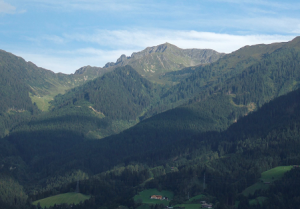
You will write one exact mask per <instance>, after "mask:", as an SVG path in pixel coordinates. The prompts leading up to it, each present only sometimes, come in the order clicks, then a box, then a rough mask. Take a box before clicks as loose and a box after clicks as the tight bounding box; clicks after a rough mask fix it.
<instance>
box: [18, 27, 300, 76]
mask: <svg viewBox="0 0 300 209" xmlns="http://www.w3.org/2000/svg"><path fill="white" fill-rule="evenodd" d="M299 27H300V26H299V25H298V29H299ZM293 38H294V36H291V35H259V34H258V35H232V34H222V33H212V32H199V31H194V30H191V31H182V30H137V29H136V30H110V31H109V30H99V31H97V32H96V33H94V34H64V35H63V36H61V37H59V36H49V35H48V36H44V37H43V38H41V39H40V41H45V40H46V41H48V40H51V41H54V42H56V43H57V44H58V45H60V44H61V43H64V44H63V45H62V46H63V47H61V49H60V50H50V49H49V50H45V48H47V47H43V48H41V49H40V50H35V51H34V52H33V53H32V52H28V51H17V52H16V53H15V54H16V55H18V56H21V57H23V58H24V59H25V60H27V61H32V62H33V63H35V64H36V65H38V66H40V67H43V68H46V69H50V70H52V71H54V72H63V73H67V74H70V73H74V72H75V70H77V69H79V68H80V67H82V66H86V65H91V66H98V67H103V66H104V65H105V64H106V63H107V62H115V61H116V60H117V58H119V57H120V56H121V55H122V54H125V55H127V56H130V55H131V54H132V53H133V52H138V51H141V50H143V49H145V48H146V47H149V46H156V45H159V44H162V43H165V42H168V43H171V44H174V45H176V46H178V47H180V48H184V49H185V48H200V49H214V50H216V51H218V52H225V53H230V52H232V51H235V50H237V49H239V48H241V47H243V46H245V45H254V44H262V43H264V44H270V43H274V42H285V41H290V40H292V39H293ZM72 42H79V45H81V46H84V45H93V47H85V48H77V49H75V50H69V49H67V50H65V49H62V48H66V47H68V46H69V45H68V44H71V45H72V44H74V45H73V47H72V48H74V46H76V44H78V43H72ZM65 43H67V44H65ZM41 45H43V44H41Z"/></svg>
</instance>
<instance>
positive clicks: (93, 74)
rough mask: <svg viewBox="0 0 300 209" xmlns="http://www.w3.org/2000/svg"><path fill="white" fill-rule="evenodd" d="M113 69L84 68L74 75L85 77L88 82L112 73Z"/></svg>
mask: <svg viewBox="0 0 300 209" xmlns="http://www.w3.org/2000/svg"><path fill="white" fill-rule="evenodd" d="M110 71H111V69H107V68H101V67H92V66H89V65H88V66H84V67H81V68H79V69H78V70H76V71H75V73H74V75H83V76H84V78H85V79H86V80H92V79H94V78H97V77H100V76H102V75H104V74H105V73H107V72H110Z"/></svg>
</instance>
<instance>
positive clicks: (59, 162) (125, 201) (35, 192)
mask: <svg viewBox="0 0 300 209" xmlns="http://www.w3.org/2000/svg"><path fill="white" fill-rule="evenodd" d="M0 52H1V53H0V71H1V78H0V79H1V82H0V85H1V90H0V102H1V109H0V125H1V126H0V127H1V130H0V131H1V132H0V133H1V136H2V138H1V140H0V165H1V167H0V172H1V175H2V176H1V178H0V179H2V181H3V182H7V181H8V179H9V181H10V182H11V185H13V186H12V188H13V189H9V188H7V186H6V187H0V193H1V194H3V197H2V198H1V199H0V203H1V204H2V205H4V206H5V207H7V208H9V207H27V206H28V207H31V206H30V204H31V203H30V201H29V199H30V200H31V201H32V200H36V199H41V198H42V197H47V196H51V195H54V194H57V193H63V192H69V191H70V189H71V188H73V187H74V184H75V183H76V181H77V180H78V179H79V180H80V181H81V184H82V185H83V189H82V191H84V192H85V193H88V194H91V195H93V196H94V198H92V199H90V200H89V201H87V202H86V203H84V204H82V205H79V206H78V207H79V208H80V207H82V208H96V205H97V204H98V205H101V206H103V207H108V208H115V207H118V206H120V205H123V206H126V207H128V208H130V207H138V206H139V205H138V204H137V203H136V202H133V199H132V198H133V196H134V193H136V192H137V191H138V190H143V189H149V188H157V189H167V190H171V191H173V192H174V193H175V197H174V200H172V202H171V203H172V204H173V205H176V204H179V203H184V202H185V201H186V200H185V199H184V198H182V196H185V195H186V194H187V193H189V194H190V195H195V196H196V195H199V194H205V195H207V196H210V197H211V200H214V201H215V204H216V207H217V208H222V207H233V206H234V204H236V201H238V202H243V201H244V200H245V198H246V199H247V198H248V199H253V198H258V197H261V196H263V197H265V198H267V199H266V201H265V202H266V204H267V203H268V204H269V205H270V204H272V203H270V202H267V201H270V200H271V199H272V198H273V196H272V195H271V194H273V193H272V192H273V191H272V190H270V191H269V190H266V191H265V192H263V191H258V192H257V193H256V194H255V195H254V196H246V197H244V196H243V195H242V194H241V193H242V192H243V190H244V189H246V188H247V187H249V186H251V185H252V184H254V183H255V182H256V181H258V179H259V177H260V174H261V173H262V172H263V171H266V170H268V169H271V168H272V167H276V166H278V165H295V164H300V156H299V154H298V150H299V147H300V143H299V117H298V113H299V104H300V103H299V101H298V100H299V98H300V97H299V82H300V72H299V70H300V38H299V37H296V38H295V39H293V40H292V41H290V42H285V43H274V44H269V45H264V44H260V45H254V46H245V47H243V48H241V49H239V50H237V51H235V52H232V53H230V54H220V53H217V52H215V51H213V50H198V49H190V50H182V49H179V48H177V47H176V46H173V45H171V44H168V43H166V44H162V45H159V46H156V47H149V48H146V49H145V50H143V51H142V52H138V53H134V54H132V56H131V57H126V56H125V55H122V56H121V57H120V58H119V59H118V60H117V62H116V63H108V64H106V65H105V66H104V67H103V68H98V67H90V66H86V67H83V68H80V69H78V70H77V71H76V72H75V73H74V74H71V75H65V74H55V73H53V72H51V71H49V70H45V69H42V68H38V67H36V66H35V65H34V64H33V63H30V62H25V60H23V59H22V58H20V57H17V56H15V55H12V54H10V53H7V52H5V51H0ZM205 174H206V175H207V176H209V178H210V181H208V183H207V185H208V188H207V189H204V188H203V187H202V183H201V181H202V180H201V179H203V175H204V176H205ZM293 175H296V174H293ZM204 178H205V177H204ZM151 179H152V180H151ZM104 182H106V183H104ZM215 182H219V183H218V184H216V183H215ZM116 185H118V186H116ZM100 188H101V189H100ZM16 190H19V191H21V192H20V193H19V194H18V196H16V197H15V198H16V199H17V200H16V201H14V202H13V201H11V199H10V198H11V197H12V196H13V194H14V193H15V191H16ZM4 194H5V195H4ZM277 195H278V194H277ZM279 196H280V195H279ZM104 197H106V198H104ZM296 197H297V195H296V196H295V195H294V196H293V197H292V198H294V199H293V200H291V202H292V205H291V207H293V205H295V204H296V201H295V198H296ZM243 198H244V199H243ZM282 198H283V197H281V199H280V198H279V199H280V200H278V201H279V202H280V201H283V202H284V201H286V200H287V199H284V200H283V199H282ZM284 198H288V197H284ZM26 201H27V202H26ZM28 201H29V202H28ZM247 201H248V200H247ZM247 201H246V202H247ZM293 201H294V202H295V203H294V202H293ZM238 202H237V204H238ZM96 203H97V204H96ZM171 203H170V204H171ZM93 204H96V205H93ZM243 204H244V203H243ZM280 204H281V202H280ZM26 205H27V206H26ZM241 205H242V204H241ZM94 206H95V207H94ZM157 207H158V206H157ZM247 207H248V206H247ZM250 207H253V208H259V207H261V206H260V205H253V206H249V208H250Z"/></svg>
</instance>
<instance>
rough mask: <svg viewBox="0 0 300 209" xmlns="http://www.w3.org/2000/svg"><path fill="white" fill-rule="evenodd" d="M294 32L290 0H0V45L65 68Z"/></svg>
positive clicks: (298, 9) (224, 47) (296, 16)
mask: <svg viewBox="0 0 300 209" xmlns="http://www.w3.org/2000/svg"><path fill="white" fill-rule="evenodd" d="M299 34H300V2H298V1H295V0H286V1H277V0H273V1H269V0H185V1H183V0H182V1H177V0H172V1H171V0H165V1H164V0H147V1H142V0H127V1H123V0H109V1H104V0H97V1H96V0H59V1H58V0H51V1H50V0H47V1H46V0H0V49H3V50H5V51H8V52H11V53H13V54H15V55H17V56H21V57H23V58H24V59H25V60H26V61H32V62H33V63H35V64H36V65H38V66H39V67H44V68H46V69H50V70H52V71H54V72H63V73H68V74H69V73H74V72H75V70H77V69H78V68H80V67H82V66H86V65H91V66H99V67H102V66H104V65H105V64H106V63H107V62H112V61H116V59H117V58H118V57H119V56H120V55H121V54H126V55H127V56H130V55H131V54H132V53H133V52H137V51H141V50H143V49H144V48H146V47H148V46H155V45H158V44H162V43H165V42H169V43H171V44H174V45H176V46H178V47H180V48H202V49H203V48H211V49H214V50H217V51H219V52H226V53H230V52H232V51H234V50H237V49H239V48H240V47H242V46H244V45H253V44H259V43H266V44H268V43H273V42H282V41H289V40H291V39H293V38H294V37H296V36H298V35H299Z"/></svg>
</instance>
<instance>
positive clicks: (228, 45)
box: [64, 30, 294, 53]
mask: <svg viewBox="0 0 300 209" xmlns="http://www.w3.org/2000/svg"><path fill="white" fill-rule="evenodd" d="M293 37H294V36H293V35H286V36H284V35H231V34H221V33H211V32H199V31H194V30H191V31H182V30H111V31H108V30H99V31H97V32H96V33H94V34H68V35H64V38H66V39H68V40H70V41H77V42H89V43H95V44H98V45H100V46H102V47H108V48H111V49H116V48H122V49H124V48H126V49H137V48H138V49H142V48H145V47H147V46H154V45H158V44H162V43H165V42H169V43H172V44H175V45H177V46H179V47H181V48H211V49H215V50H217V51H220V52H226V53H229V52H232V51H234V50H237V49H238V48H240V47H242V46H244V45H252V44H259V43H272V42H279V41H288V40H290V39H292V38H293Z"/></svg>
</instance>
